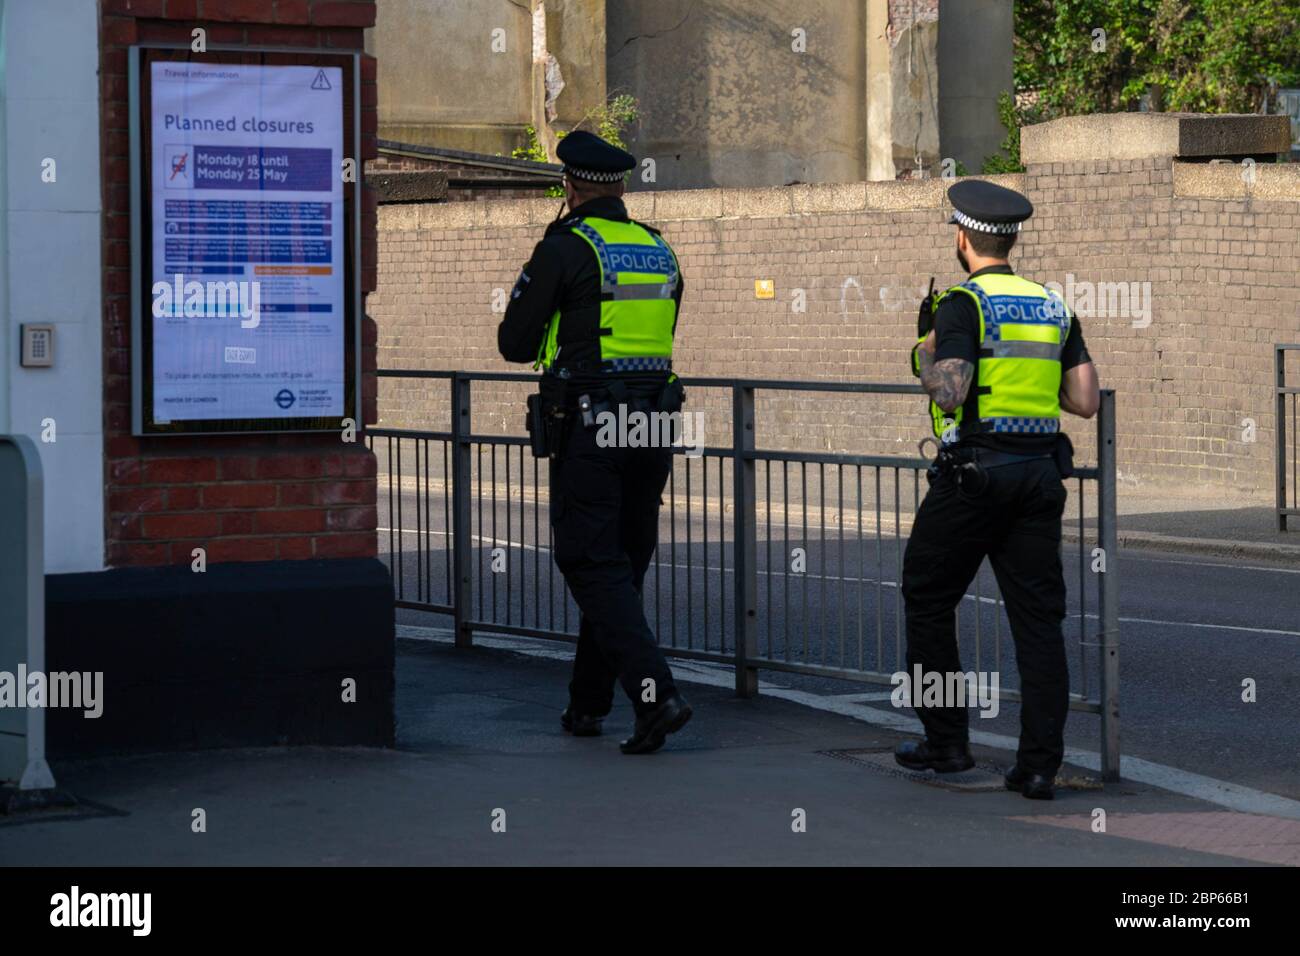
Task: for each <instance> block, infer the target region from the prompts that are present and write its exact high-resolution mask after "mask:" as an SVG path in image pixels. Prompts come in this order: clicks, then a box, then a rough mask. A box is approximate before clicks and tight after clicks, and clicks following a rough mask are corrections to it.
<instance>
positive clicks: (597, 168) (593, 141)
mask: <svg viewBox="0 0 1300 956" xmlns="http://www.w3.org/2000/svg"><path fill="white" fill-rule="evenodd" d="M555 154H556V155H557V156H559V157H560V162H562V163H564V174H565V175H566V176H569V177H570V178H572V179H585V180H588V181H590V182H595V183H613V182H618V180H620V179H622V178H623V176H624V175H625V174H626V173H627V171H628V170H630V169H632V168H633V167H634V166H636V159H635V158H634V157H633V156H632V154H631V153H629V152H627V150H623V149H619V148H618V147H617V146H615V145H614V144H613V143H607V142H605V141H604V140H603V139H601V138H600V137H599V136H597V135H595V134H594V133H588V132H587V131H586V130H585V129H575V130H574V131H573V132H572V133H569V134H568V135H567V136H565V137H564V138H563V139H561V140H560V145H559V146H557V147H556V148H555Z"/></svg>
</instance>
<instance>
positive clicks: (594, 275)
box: [497, 130, 691, 754]
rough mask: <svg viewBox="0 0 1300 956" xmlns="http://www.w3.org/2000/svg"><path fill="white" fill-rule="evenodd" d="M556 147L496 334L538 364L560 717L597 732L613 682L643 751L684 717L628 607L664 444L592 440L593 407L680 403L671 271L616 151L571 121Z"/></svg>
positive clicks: (637, 600) (659, 484)
mask: <svg viewBox="0 0 1300 956" xmlns="http://www.w3.org/2000/svg"><path fill="white" fill-rule="evenodd" d="M557 153H558V155H559V158H560V160H561V162H563V163H564V195H565V201H566V205H567V207H568V215H567V216H566V217H564V218H561V219H558V220H557V221H556V222H554V223H552V224H551V225H550V226H549V227H548V228H547V230H546V235H545V237H544V238H543V239H542V241H541V242H539V243H538V244H537V246H536V248H535V249H534V250H533V255H532V258H531V259H529V261H528V264H527V265H526V266H524V269H523V272H522V273H520V276H519V280H518V282H516V283H515V287H514V290H513V292H512V293H511V300H510V304H509V306H508V307H507V309H506V314H505V318H504V319H503V320H502V322H501V326H500V328H499V329H498V332H497V345H498V348H499V349H500V351H501V355H502V356H503V357H504V358H505V359H506V360H507V361H511V362H533V363H534V367H540V368H541V369H542V373H543V374H542V379H541V389H540V393H539V394H538V395H535V396H532V397H531V398H530V399H529V415H528V422H529V431H530V433H531V436H532V444H533V453H534V454H536V455H539V456H546V457H549V458H550V461H551V469H550V503H551V524H552V526H553V528H554V541H555V563H556V565H557V566H558V567H559V569H560V571H561V572H562V573H563V574H564V578H565V581H566V582H567V583H568V586H569V590H570V591H571V592H572V594H573V598H574V600H575V601H576V602H577V605H578V609H579V611H580V612H581V623H580V626H579V632H578V645H577V650H576V653H575V656H574V661H573V679H572V682H571V683H570V684H569V706H568V707H567V708H566V709H565V711H564V713H563V714H562V715H561V718H560V720H561V724H562V726H563V727H564V729H565V730H566V731H568V732H569V733H572V734H573V735H574V736H596V735H598V734H599V733H600V732H601V722H602V720H603V719H604V717H605V716H606V715H607V714H608V713H609V711H610V708H611V707H612V705H613V701H614V685H615V683H619V684H621V685H622V687H623V690H624V691H625V692H626V693H627V695H628V697H630V698H631V700H632V705H633V708H634V709H635V711H636V726H635V728H634V730H633V733H632V736H631V737H630V738H628V739H627V740H624V741H623V742H622V744H621V747H622V750H623V752H624V753H629V754H635V753H652V752H654V751H656V750H658V749H659V748H660V747H662V746H663V743H664V738H665V737H666V736H667V735H668V734H671V733H674V732H676V731H678V730H680V729H681V728H682V727H683V726H684V725H685V724H686V722H687V720H689V719H690V716H691V708H690V705H689V704H687V703H686V701H685V700H684V699H683V698H682V696H681V695H680V694H679V693H678V692H677V690H676V688H675V687H674V685H673V677H672V673H671V672H670V671H669V669H668V664H667V661H666V660H665V659H664V655H663V653H662V652H661V651H660V650H659V647H658V645H657V644H656V642H655V636H654V633H653V632H652V631H651V629H650V626H649V625H648V624H647V623H646V618H645V614H644V612H643V611H642V608H641V586H642V581H643V580H644V578H645V573H646V568H647V566H648V565H649V562H650V558H651V556H652V555H653V553H654V550H655V544H656V537H657V532H658V525H659V503H660V500H659V496H660V493H661V492H662V491H663V489H664V484H665V483H666V482H667V480H668V475H669V472H670V470H671V469H672V450H671V448H667V447H646V446H645V445H644V443H637V444H638V445H641V447H634V446H633V444H632V442H630V441H624V440H622V439H623V437H625V436H620V438H619V440H616V441H614V442H610V441H609V440H608V438H607V437H606V438H599V437H598V436H601V435H602V434H604V435H607V434H608V432H607V431H605V430H603V429H600V428H598V427H597V424H598V423H597V419H598V418H599V419H601V420H602V421H607V420H609V419H608V417H607V416H608V415H611V414H612V415H619V414H622V415H631V414H633V413H635V412H642V413H646V414H649V413H654V412H662V413H665V414H671V413H672V412H675V411H678V410H679V409H680V406H681V403H682V400H683V393H682V389H681V386H680V384H679V383H678V381H677V378H676V376H674V375H673V374H672V352H673V335H674V332H675V331H676V328H677V313H678V309H679V308H680V306H681V301H682V288H683V284H682V275H681V270H680V268H679V267H678V264H677V257H676V256H675V255H674V254H673V251H672V249H671V248H670V247H669V245H668V243H667V242H665V241H664V239H663V237H662V236H660V234H659V232H658V230H656V229H653V228H651V227H650V226H646V225H643V224H642V223H638V222H634V221H632V220H631V219H629V218H628V215H627V209H626V207H625V206H624V205H623V199H622V196H623V185H624V178H625V177H626V175H627V173H628V171H629V170H631V169H632V168H633V166H635V165H636V161H635V160H634V159H633V158H632V156H631V155H629V154H628V153H626V152H624V151H623V150H621V149H619V148H618V147H616V146H613V145H611V144H609V143H607V142H605V141H604V140H602V139H600V138H599V137H597V136H594V135H592V134H591V133H588V132H585V131H582V130H575V131H574V132H572V133H569V134H568V135H567V136H565V137H564V138H563V139H561V140H560V144H559V147H558V149H557Z"/></svg>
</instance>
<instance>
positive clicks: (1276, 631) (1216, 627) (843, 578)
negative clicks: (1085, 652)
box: [378, 528, 1300, 637]
mask: <svg viewBox="0 0 1300 956" xmlns="http://www.w3.org/2000/svg"><path fill="white" fill-rule="evenodd" d="M378 530H379V531H385V532H386V531H392V530H396V529H392V528H379V529H378ZM402 533H403V534H416V533H417V532H415V531H414V530H412V529H409V528H408V529H406V530H404V531H403V532H402ZM420 533H422V534H436V535H446V534H447V532H445V531H427V532H420ZM473 538H474V540H475V541H480V542H483V543H491V544H492V545H494V546H495V547H505V548H518V549H519V550H521V551H536V552H538V553H539V554H540V553H542V552H549V551H550V550H551V549H550V548H548V547H543V546H541V545H534V544H528V543H527V542H525V541H510V540H507V539H505V538H501V537H498V538H495V539H494V538H491V537H487V536H483V535H474V536H473ZM1168 563H1170V564H1188V563H1195V562H1186V561H1177V562H1176V561H1171V562H1168ZM1198 566H1199V565H1198ZM654 567H655V565H651V568H654ZM658 567H660V568H670V569H672V568H675V569H678V570H683V571H685V570H694V571H701V572H718V573H720V574H734V573H735V569H734V568H722V567H719V566H716V565H701V566H698V567H697V566H695V565H685V564H666V563H661V564H659V565H658ZM1265 570H1273V569H1265ZM755 573H756V574H758V575H759V576H760V577H774V578H786V579H789V578H793V579H795V580H798V579H799V578H804V579H805V580H808V581H818V582H820V581H822V580H826V581H831V582H834V583H837V584H879V585H880V586H881V587H887V588H896V587H898V582H897V581H887V580H884V579H880V580H879V581H878V580H877V579H876V578H868V577H855V576H852V575H839V574H824V575H821V574H813V573H805V574H796V573H794V572H789V573H787V572H786V571H785V570H784V569H782V570H779V571H775V570H769V569H765V568H757V569H755ZM962 599H963V600H965V601H975V602H977V603H980V604H996V605H998V606H1002V599H1001V598H994V597H984V596H982V595H976V594H967V595H965V596H964V597H963V598H962ZM1068 616H1069V617H1071V618H1073V617H1075V616H1077V615H1075V614H1074V613H1073V612H1072V613H1071V614H1069V615H1068ZM1084 617H1085V618H1088V619H1089V620H1093V621H1096V620H1099V619H1100V616H1099V615H1097V614H1085V615H1084ZM1119 621H1120V623H1121V624H1154V625H1157V626H1160V627H1184V628H1191V629H1193V630H1205V631H1238V632H1241V633H1244V634H1259V635H1266V636H1271V637H1300V631H1288V630H1283V629H1280V628H1270V627H1249V626H1246V625H1242V624H1212V623H1206V622H1202V621H1167V620H1164V619H1161V618H1151V617H1120V619H1119Z"/></svg>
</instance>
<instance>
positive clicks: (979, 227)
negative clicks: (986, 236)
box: [952, 210, 1020, 234]
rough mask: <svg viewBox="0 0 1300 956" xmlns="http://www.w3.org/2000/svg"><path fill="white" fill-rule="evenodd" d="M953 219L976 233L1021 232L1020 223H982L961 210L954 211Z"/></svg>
mask: <svg viewBox="0 0 1300 956" xmlns="http://www.w3.org/2000/svg"><path fill="white" fill-rule="evenodd" d="M952 216H953V218H954V219H956V220H957V222H958V223H960V224H961V225H963V226H965V227H966V228H967V229H974V230H975V231H976V232H993V233H1001V234H1006V233H1012V232H1019V231H1020V223H1018V222H982V221H980V220H979V219H974V218H972V217H971V216H968V215H966V214H965V213H964V212H962V211H961V210H954V212H953V214H952Z"/></svg>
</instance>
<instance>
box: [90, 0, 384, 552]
mask: <svg viewBox="0 0 1300 956" xmlns="http://www.w3.org/2000/svg"><path fill="white" fill-rule="evenodd" d="M100 8H101V35H100V67H101V69H100V74H101V112H100V117H101V133H102V143H103V157H102V164H103V166H102V173H103V190H104V230H103V257H104V261H103V267H104V333H105V334H104V346H105V351H104V382H105V396H104V397H105V404H104V414H105V422H104V434H105V494H106V496H107V508H106V509H105V511H106V515H107V517H106V523H107V528H106V535H105V541H106V550H107V555H106V559H107V563H108V564H109V565H110V566H117V565H132V564H168V563H171V564H180V563H189V562H190V561H191V556H190V555H191V551H192V550H193V549H194V548H198V547H202V548H205V549H206V551H207V556H208V559H209V560H210V561H255V560H270V559H276V558H278V559H287V560H294V559H303V558H313V557H314V558H329V557H365V556H373V555H374V554H375V552H376V538H375V530H374V529H375V526H376V508H375V460H374V456H373V455H372V454H371V452H370V451H369V450H368V449H367V448H366V447H365V445H364V444H363V443H361V442H360V441H358V442H357V443H354V444H345V443H343V442H341V441H340V440H339V438H338V437H337V436H328V435H326V436H318V435H311V436H308V435H252V436H240V435H230V436H221V437H206V438H189V437H174V438H173V437H167V438H145V439H139V438H134V437H132V435H131V377H130V375H131V355H130V345H131V315H130V308H131V300H130V274H131V273H130V243H129V237H130V205H129V203H130V199H129V196H130V191H129V178H128V177H129V163H130V159H129V153H128V143H127V129H128V123H129V115H130V114H129V110H130V107H129V104H128V100H127V47H128V46H130V45H131V44H133V43H137V42H148V41H182V42H184V43H186V44H188V43H189V42H190V40H191V30H193V29H194V28H195V27H203V28H205V29H206V31H207V40H208V43H209V44H247V45H250V46H285V47H295V48H302V49H304V50H305V51H309V52H310V51H317V50H319V51H322V52H329V53H339V52H352V51H357V52H360V51H362V50H363V48H364V43H363V30H364V28H365V27H369V26H373V24H374V22H375V4H374V0H102V3H101V7H100ZM375 66H376V64H375V60H374V58H373V57H370V56H362V58H361V84H362V86H361V94H362V103H361V107H362V108H361V117H360V121H361V156H362V159H367V158H373V157H374V156H375V155H377V151H376V131H377V128H378V126H377V116H376V112H375V106H376V103H377V101H378V98H377V95H376V87H375ZM361 199H362V209H361V216H362V219H361V230H362V249H361V260H362V275H361V276H360V280H361V283H362V285H361V288H362V292H363V293H367V292H373V290H374V288H375V283H376V271H375V262H376V250H375V223H376V206H375V203H374V201H373V198H372V197H371V196H370V195H369V193H368V192H367V191H366V190H364V189H363V190H362V195H361ZM362 369H363V374H362V382H361V392H362V417H363V420H364V421H365V422H373V421H374V417H375V396H376V389H375V376H374V369H375V325H374V322H373V321H372V320H371V319H369V318H365V319H363V320H362Z"/></svg>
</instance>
